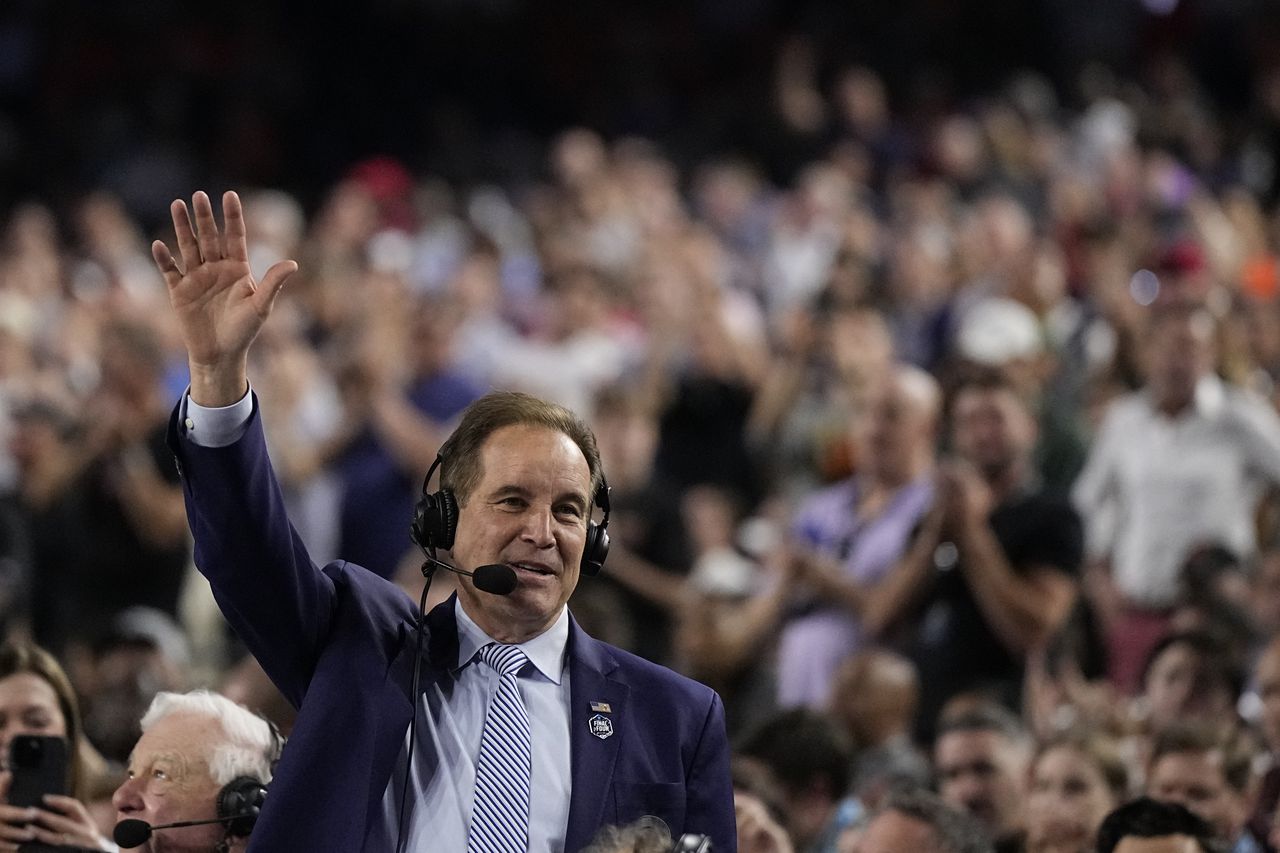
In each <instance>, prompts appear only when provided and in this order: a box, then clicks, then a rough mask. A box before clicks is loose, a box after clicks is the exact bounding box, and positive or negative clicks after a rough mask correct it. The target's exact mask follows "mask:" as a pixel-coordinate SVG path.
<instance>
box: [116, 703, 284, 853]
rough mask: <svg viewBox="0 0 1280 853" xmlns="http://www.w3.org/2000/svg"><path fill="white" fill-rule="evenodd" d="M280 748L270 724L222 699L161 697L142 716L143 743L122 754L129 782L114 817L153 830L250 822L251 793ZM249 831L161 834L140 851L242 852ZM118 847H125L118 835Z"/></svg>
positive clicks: (239, 827) (241, 826)
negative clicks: (199, 823)
mask: <svg viewBox="0 0 1280 853" xmlns="http://www.w3.org/2000/svg"><path fill="white" fill-rule="evenodd" d="M280 745H281V742H280V737H279V735H277V734H276V732H275V730H274V729H273V728H272V727H271V724H270V723H268V722H267V721H266V720H264V719H263V718H262V717H259V716H258V715H256V714H254V713H253V712H252V711H250V710H248V709H247V708H245V707H244V706H242V705H238V704H236V703H235V702H232V701H231V700H230V699H227V698H226V697H225V696H219V695H217V694H216V693H209V692H207V691H203V690H197V691H193V692H191V693H160V694H158V695H157V696H156V698H155V699H154V700H153V701H152V703H151V707H150V708H149V709H148V710H147V713H146V714H145V715H144V716H143V718H142V737H141V738H139V739H138V743H137V745H136V746H134V748H133V752H132V754H130V756H129V768H128V778H127V779H126V780H125V782H124V783H123V784H122V785H121V786H120V787H119V788H117V789H116V792H115V795H114V796H113V797H112V803H113V804H114V805H115V807H116V818H117V820H121V821H125V820H139V821H145V822H146V823H147V824H149V825H151V826H157V825H160V824H167V823H176V822H180V821H214V820H216V819H217V818H221V817H228V816H230V815H235V814H242V815H243V814H248V815H252V816H256V813H257V808H258V807H259V806H260V805H261V803H260V802H255V800H258V799H260V798H259V797H257V796H255V795H257V794H260V793H261V792H262V789H264V788H265V787H266V785H267V784H268V783H269V782H270V781H271V772H272V766H273V765H274V763H275V762H276V761H277V760H278V759H279V757H280V756H279V753H280ZM250 780H252V782H256V783H257V784H256V785H254V784H252V783H251V782H250ZM234 791H239V792H240V796H239V799H238V800H237V799H236V797H235V796H232V797H228V796H227V793H228V792H234ZM220 799H223V804H222V807H221V810H220V807H219V800H220ZM220 811H221V813H220ZM251 829H252V817H250V818H249V819H248V820H241V821H239V822H235V821H224V822H221V823H208V824H205V825H202V826H188V827H178V828H174V829H168V830H160V831H159V832H156V833H155V834H154V835H151V836H150V838H149V839H148V840H147V841H146V842H145V843H144V844H143V846H142V847H141V849H143V850H145V851H147V853H179V851H213V850H217V851H222V853H229V851H233V850H244V849H245V847H247V845H248V843H249V840H248V832H247V830H251ZM146 834H147V833H145V832H144V833H142V835H146ZM117 841H120V842H121V845H122V846H125V845H126V843H127V842H125V841H124V840H122V839H121V836H120V833H119V832H117Z"/></svg>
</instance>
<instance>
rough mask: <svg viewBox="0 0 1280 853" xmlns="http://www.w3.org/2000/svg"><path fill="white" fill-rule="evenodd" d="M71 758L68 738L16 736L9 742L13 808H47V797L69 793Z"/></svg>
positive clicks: (10, 800)
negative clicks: (44, 806) (69, 758)
mask: <svg viewBox="0 0 1280 853" xmlns="http://www.w3.org/2000/svg"><path fill="white" fill-rule="evenodd" d="M67 757H68V756H67V741H66V738H61V737H54V736H50V735H16V736H15V737H14V738H13V740H11V741H9V770H10V771H11V772H12V773H13V784H11V785H10V786H9V805H11V806H18V807H20V808H27V807H29V806H43V805H44V795H45V794H66V793H67Z"/></svg>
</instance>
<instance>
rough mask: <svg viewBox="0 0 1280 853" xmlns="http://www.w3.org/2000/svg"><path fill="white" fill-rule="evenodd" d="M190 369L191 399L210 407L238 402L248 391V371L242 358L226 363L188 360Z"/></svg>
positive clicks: (220, 406) (215, 407) (219, 406)
mask: <svg viewBox="0 0 1280 853" xmlns="http://www.w3.org/2000/svg"><path fill="white" fill-rule="evenodd" d="M188 366H189V368H190V370H191V399H192V401H193V402H195V403H197V404H199V405H201V406H205V407H207V408H211V409H219V408H223V407H224V406H230V405H232V404H233V403H237V402H239V401H240V400H241V399H242V398H243V397H244V395H245V394H247V393H248V392H249V373H248V370H247V367H246V360H245V359H244V358H240V359H237V360H235V361H233V362H230V363H227V364H215V365H208V364H198V363H196V362H194V361H193V362H188Z"/></svg>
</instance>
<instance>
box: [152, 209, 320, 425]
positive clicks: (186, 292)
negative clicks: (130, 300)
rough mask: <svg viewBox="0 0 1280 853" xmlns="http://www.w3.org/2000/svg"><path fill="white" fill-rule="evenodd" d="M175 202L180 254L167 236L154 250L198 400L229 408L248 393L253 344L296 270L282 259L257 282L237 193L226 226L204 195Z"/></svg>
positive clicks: (193, 394)
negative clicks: (188, 201) (220, 226)
mask: <svg viewBox="0 0 1280 853" xmlns="http://www.w3.org/2000/svg"><path fill="white" fill-rule="evenodd" d="M191 206H192V212H193V213H194V217H195V222H194V224H193V223H192V212H188V210H187V205H186V202H184V201H182V200H180V199H179V200H177V201H174V203H173V204H172V205H170V213H172V215H173V229H174V232H175V234H176V236H177V244H178V257H177V258H175V257H174V255H173V253H172V252H171V251H170V250H169V247H168V246H166V245H165V244H164V243H163V242H162V241H160V240H157V241H156V242H155V243H153V244H152V245H151V255H152V257H153V258H155V261H156V266H158V267H159V268H160V272H161V274H162V275H163V276H164V281H165V285H166V286H167V287H168V290H169V302H170V304H171V305H172V306H173V310H174V313H175V314H176V315H177V317H178V326H179V329H180V330H181V333H182V342H183V344H185V345H186V348H187V362H188V364H189V365H190V367H191V399H192V400H194V401H195V402H197V403H199V404H200V405H202V406H229V405H231V404H232V403H234V402H236V401H237V400H239V399H240V398H242V397H243V396H244V395H245V393H246V392H247V391H248V390H249V380H248V374H247V364H248V358H249V347H250V345H252V343H253V340H254V338H256V337H257V336H258V331H259V330H260V329H261V328H262V324H263V323H264V322H265V321H266V319H267V316H268V315H269V314H270V313H271V306H272V305H273V304H275V299H276V295H277V294H278V293H279V292H280V288H281V287H283V286H284V283H285V281H286V280H287V279H288V278H289V276H290V275H292V274H293V273H294V272H296V271H297V269H298V265H297V264H296V263H294V262H293V261H280V262H279V263H277V264H275V265H274V266H272V267H271V269H269V270H267V274H266V275H265V276H263V278H262V281H260V282H259V281H255V280H254V278H253V271H252V270H250V268H249V247H248V243H247V240H246V237H245V225H244V210H243V209H242V208H241V206H240V197H239V196H238V195H236V194H235V193H234V192H227V193H225V194H224V195H223V196H222V213H223V219H224V230H223V231H222V232H219V231H218V224H217V221H216V220H215V219H214V215H213V204H212V203H211V202H210V201H209V196H208V195H206V194H205V193H203V192H198V193H196V194H195V195H194V196H193V197H192V199H191Z"/></svg>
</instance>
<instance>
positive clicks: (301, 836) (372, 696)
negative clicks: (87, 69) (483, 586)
mask: <svg viewBox="0 0 1280 853" xmlns="http://www.w3.org/2000/svg"><path fill="white" fill-rule="evenodd" d="M192 209H193V211H194V224H193V222H192V217H191V214H189V213H188V209H187V206H186V204H185V203H184V202H182V201H175V202H174V203H173V206H172V214H173V221H174V227H175V230H176V234H177V246H178V249H179V254H178V257H177V258H175V257H174V256H173V254H172V253H171V252H170V251H169V249H168V248H167V247H166V246H165V245H164V243H162V242H159V241H157V242H156V243H155V244H154V245H153V247H152V251H153V255H154V257H155V260H156V263H157V265H158V266H159V268H160V271H161V273H162V274H163V275H164V278H165V281H166V284H167V286H168V290H169V296H170V302H171V304H172V305H173V308H174V311H175V313H176V315H177V317H178V321H179V325H180V328H181V331H182V336H183V340H184V343H185V344H186V347H187V352H188V358H189V362H190V368H191V388H190V392H189V394H188V396H187V398H185V399H184V400H183V401H182V403H181V404H180V405H179V407H178V409H177V411H176V412H175V417H174V419H173V423H172V428H171V438H170V441H171V444H172V445H173V447H174V450H175V455H176V456H177V459H178V464H179V468H180V470H181V472H182V475H183V487H184V491H185V494H186V500H187V512H188V517H189V521H190V524H191V529H192V532H193V534H194V536H195V556H196V564H197V566H198V567H199V568H200V570H201V571H202V572H203V573H204V574H205V576H206V577H208V579H209V581H210V584H211V585H212V587H213V591H214V594H215V597H216V598H217V600H218V602H219V605H220V606H221V608H222V610H223V613H224V614H225V615H226V616H227V618H228V620H229V621H230V622H231V624H232V625H233V626H234V628H235V629H236V631H237V632H238V634H239V635H240V637H241V639H242V640H243V641H244V642H245V643H246V644H247V645H248V646H249V648H250V649H251V651H252V652H253V653H254V655H255V656H256V657H257V658H258V660H259V661H260V662H261V663H262V665H263V667H264V668H265V669H266V671H267V673H268V674H269V675H270V676H271V678H272V679H273V680H274V681H275V683H276V685H277V686H278V687H279V688H280V689H281V690H282V691H283V692H284V694H285V695H286V696H287V697H288V698H289V700H290V701H291V702H293V703H294V704H295V705H297V706H298V707H299V709H300V712H299V716H298V721H297V724H296V727H295V729H294V731H293V735H292V737H291V739H290V744H289V748H288V750H286V752H285V755H284V757H283V759H282V761H281V763H280V766H279V768H278V771H277V773H276V777H275V780H274V782H273V783H272V786H271V792H270V795H269V796H268V798H267V805H266V806H265V808H264V809H263V812H262V816H261V819H260V820H259V822H258V824H257V827H256V828H255V830H254V834H253V841H252V845H251V849H252V850H259V851H275V850H280V851H295V850H317V851H319V850H332V851H342V853H348V851H364V853H375V852H377V853H380V851H388V853H390V851H393V850H396V849H397V848H401V847H402V848H403V849H406V850H415V851H422V850H432V851H434V850H441V851H461V850H466V849H471V850H488V849H495V848H494V847H492V846H491V845H489V844H488V843H487V842H486V843H485V844H477V842H476V839H477V838H478V837H479V833H478V832H476V831H473V830H474V827H473V826H472V825H471V823H470V821H471V819H472V817H473V816H474V815H473V809H474V810H476V811H479V810H480V808H481V807H480V806H479V802H480V800H481V799H483V798H485V797H487V796H489V795H486V794H482V793H481V788H482V787H484V786H483V785H482V784H481V782H480V779H481V778H483V779H486V780H488V779H489V778H490V777H491V776H492V775H493V774H492V772H491V771H489V770H487V769H485V760H486V759H484V757H483V756H481V740H482V730H484V729H485V727H486V725H487V724H486V710H487V709H490V708H494V707H499V705H498V703H499V701H500V700H499V699H498V698H496V697H497V696H498V694H499V692H500V691H499V688H498V684H499V682H500V679H502V678H506V677H507V676H505V675H500V674H499V673H498V672H496V671H493V672H491V671H490V670H489V669H487V668H486V666H482V665H481V663H480V660H481V657H482V652H483V651H484V650H485V649H486V648H487V647H488V646H490V645H492V644H494V643H497V644H501V645H500V647H501V648H503V649H510V648H518V649H519V650H520V653H521V655H522V657H520V658H519V660H520V661H523V662H524V663H523V664H522V665H521V668H520V669H519V672H518V675H517V678H516V681H517V682H518V690H517V692H518V694H519V697H520V703H521V707H522V711H521V713H522V714H527V717H528V723H527V729H526V731H527V734H522V735H521V736H520V737H519V738H512V737H509V736H507V735H506V734H503V735H502V736H501V740H500V741H499V742H502V743H507V744H508V745H509V743H511V742H513V741H514V740H520V741H521V742H523V743H525V744H526V750H527V752H529V753H530V755H529V756H527V757H525V758H524V765H525V767H526V768H527V769H526V771H525V772H526V773H528V774H529V775H528V777H527V779H526V781H525V782H524V783H523V787H525V788H527V789H528V792H527V804H526V806H527V814H525V813H522V814H521V815H519V816H518V819H517V820H515V821H514V823H517V824H519V826H518V828H517V830H515V831H516V832H517V836H516V837H517V838H519V839H520V841H519V842H518V845H517V846H519V847H523V846H525V845H526V844H527V849H528V850H530V851H533V850H538V851H542V850H549V851H551V850H553V851H559V850H565V851H571V853H572V851H577V850H579V849H581V848H582V847H583V846H584V845H585V844H587V843H588V842H589V841H590V840H591V838H592V836H593V835H594V834H595V833H596V831H597V830H598V829H599V827H601V826H603V825H606V824H621V823H628V822H631V821H633V820H636V819H638V818H640V817H643V816H646V815H652V816H655V817H657V818H660V819H661V820H662V821H664V822H665V823H666V824H667V825H668V826H669V827H670V828H671V830H672V832H673V834H675V835H677V836H679V835H680V834H681V833H685V832H691V833H701V834H706V835H708V836H710V837H711V839H712V840H713V842H714V845H715V849H716V850H717V851H723V850H730V851H732V850H734V849H735V848H736V839H735V829H734V812H733V795H732V789H731V784H730V780H729V749H728V744H727V741H726V737H725V732H724V714H723V708H722V706H721V704H720V700H719V698H718V697H717V696H716V695H715V693H714V692H713V691H711V690H710V689H708V688H706V687H704V686H702V685H700V684H697V683H696V682H693V681H690V680H688V679H685V678H682V677H680V676H678V675H676V674H675V673H672V672H670V671H668V670H665V669H663V668H661V667H657V666H654V665H652V664H649V663H647V662H645V661H643V660H641V659H639V658H636V657H634V656H632V655H629V654H627V653H626V652H623V651H621V650H618V649H615V648H613V647H610V646H608V645H606V644H604V643H600V642H597V641H596V640H593V639H592V638H591V637H589V636H587V635H586V634H585V633H584V632H583V631H582V630H581V629H580V628H578V626H577V624H576V623H575V622H574V621H573V619H572V617H571V616H570V615H569V613H568V610H567V607H566V602H567V601H568V598H569V596H570V595H571V594H572V592H573V590H574V587H575V586H576V585H577V582H578V578H579V574H580V567H581V564H582V557H583V551H584V548H585V547H586V544H587V538H588V530H589V525H590V519H591V512H592V505H593V498H594V496H595V495H596V489H597V487H598V486H599V484H600V482H601V480H602V474H601V466H600V459H599V453H598V451H597V450H596V446H595V439H594V436H592V435H591V433H590V430H589V429H587V428H586V427H585V426H584V425H582V424H581V422H580V421H579V420H578V419H577V418H576V416H574V415H573V414H572V413H570V412H568V411H567V410H564V409H563V408H561V407H558V406H554V405H551V404H547V403H544V402H542V401H539V400H536V399H534V398H530V397H527V396H526V395H515V394H496V395H490V396H488V397H486V398H484V399H482V400H481V401H479V402H478V403H477V404H475V405H474V406H473V407H472V409H470V410H468V413H467V414H466V415H464V418H463V421H462V423H461V424H460V426H459V428H458V430H457V432H455V435H454V437H453V438H452V439H451V440H450V442H447V443H446V445H445V447H444V448H442V454H441V455H442V459H443V463H442V466H441V485H442V487H444V488H446V489H450V490H452V492H453V493H454V494H455V496H456V499H457V505H458V512H457V517H456V521H454V522H453V536H452V548H451V550H450V551H449V552H448V556H449V557H451V559H452V561H453V563H454V564H455V565H457V566H459V567H460V568H468V569H474V568H476V567H477V566H482V565H489V564H494V563H499V564H504V565H507V566H509V567H511V568H512V569H513V570H514V572H515V574H516V579H517V585H516V589H515V590H514V591H513V592H512V593H511V594H510V595H508V596H498V595H493V594H490V593H487V592H482V591H480V590H478V589H476V587H475V586H474V584H473V583H472V582H471V581H470V580H468V579H466V578H460V579H459V592H458V595H457V596H456V598H452V599H450V600H449V601H448V602H446V603H444V604H442V605H440V606H439V607H437V608H435V609H434V610H433V611H432V612H431V613H430V615H429V616H428V618H427V627H426V632H427V633H426V637H427V642H426V645H427V652H426V654H425V656H424V658H425V659H424V661H423V664H422V667H421V669H420V678H421V689H420V690H419V692H418V695H416V696H412V695H410V694H411V683H412V676H413V666H414V662H415V659H416V655H415V641H416V639H417V629H416V616H417V614H416V608H415V607H414V606H413V602H411V601H410V600H409V599H408V598H407V597H406V596H405V595H404V594H403V593H402V592H401V591H399V590H398V589H397V588H396V587H394V586H393V585H391V584H390V583H388V582H386V581H385V580H383V579H381V578H379V577H377V576H375V575H373V574H372V573H370V572H367V571H365V570H364V569H362V568H360V567H358V566H354V565H351V564H348V563H345V562H341V561H339V562H336V563H333V564H330V565H328V566H326V567H324V568H323V569H320V568H318V567H316V566H315V565H314V564H313V563H312V562H311V560H310V558H309V557H308V555H307V553H306V550H305V549H304V548H303V546H302V544H301V541H300V540H299V539H298V537H297V536H296V534H294V532H293V530H292V528H291V527H290V525H289V522H288V519H287V517H286V515H285V510H284V503H283V500H282V498H281V494H280V489H279V486H278V484H277V483H276V480H275V477H274V474H273V473H272V470H271V465H270V461H269V460H268V458H267V453H266V449H265V442H264V440H263V435H262V429H261V423H260V418H259V414H258V406H257V401H256V398H254V396H253V394H252V392H251V391H250V390H249V385H248V379H247V373H246V364H247V356H248V351H249V348H250V345H251V344H252V342H253V340H254V338H255V337H256V335H257V333H258V330H259V329H260V328H261V326H262V323H263V322H264V321H265V320H266V318H267V316H268V315H269V314H270V311H271V306H272V304H273V302H274V300H275V297H276V295H277V294H278V293H279V291H280V288H281V287H282V286H283V284H284V282H285V280H286V279H287V278H288V277H289V275H291V274H292V273H293V272H294V271H296V269H297V265H296V264H294V263H293V262H292V261H284V262H281V263H279V264H276V265H275V266H273V267H272V268H271V269H270V270H268V271H267V273H266V275H265V276H264V277H263V279H262V281H261V282H258V281H255V280H254V278H253V276H252V273H251V272H250V269H249V264H248V254H247V249H246V239H245V226H244V218H243V213H242V212H241V208H240V201H239V199H238V198H237V197H236V195H235V194H234V193H227V194H226V195H225V196H224V198H223V211H224V216H225V231H224V232H222V233H220V232H219V230H218V227H217V224H216V221H215V219H214V213H213V208H212V204H211V203H210V201H209V198H208V197H207V196H206V195H205V194H203V193H197V194H196V195H195V197H194V198H193V205H192ZM484 660H485V663H486V664H489V663H490V661H489V659H488V658H485V659H484ZM508 695H509V694H508ZM501 701H511V700H510V699H509V698H508V699H505V700H501ZM415 714H416V715H417V719H418V723H417V728H418V732H417V735H418V736H417V737H416V740H415V743H414V746H413V747H412V749H410V745H409V738H408V732H409V724H410V720H411V719H413V718H414V716H415ZM490 743H491V741H490V740H489V739H485V744H486V749H488V748H489V747H488V744H490ZM486 784H489V783H486ZM502 807H504V808H505V805H504V806H502ZM485 808H486V809H488V808H493V806H490V805H488V804H487V803H486V806H485ZM499 819H500V820H505V818H502V817H500V818H499ZM469 842H470V848H469V847H468V843H469Z"/></svg>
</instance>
